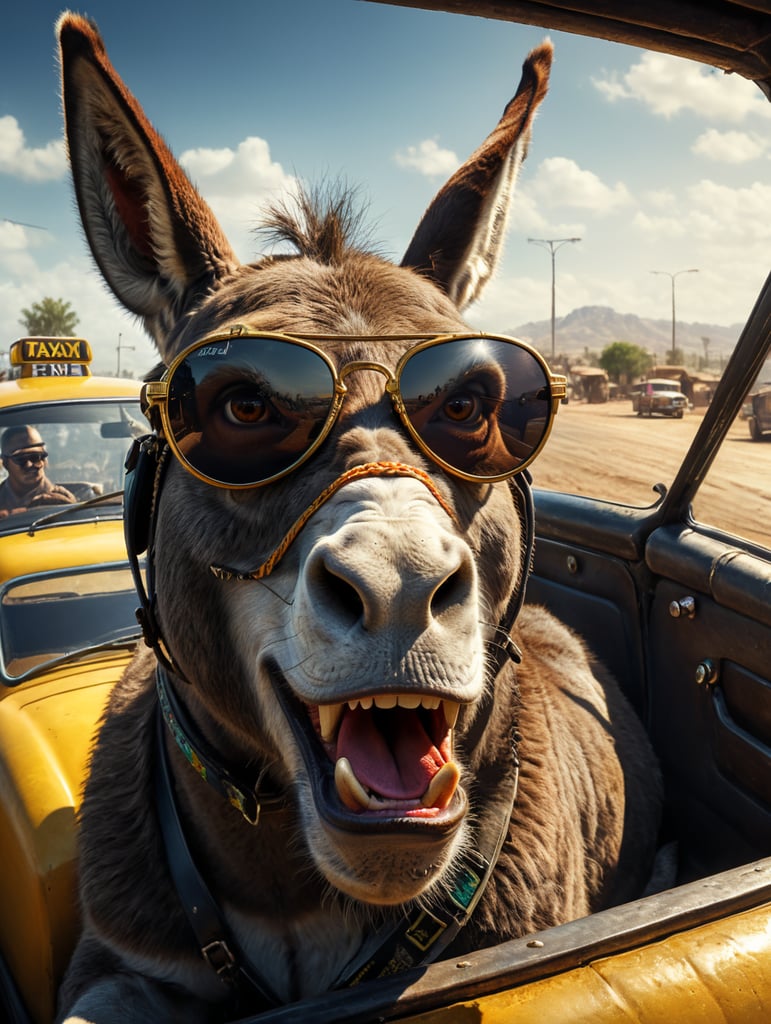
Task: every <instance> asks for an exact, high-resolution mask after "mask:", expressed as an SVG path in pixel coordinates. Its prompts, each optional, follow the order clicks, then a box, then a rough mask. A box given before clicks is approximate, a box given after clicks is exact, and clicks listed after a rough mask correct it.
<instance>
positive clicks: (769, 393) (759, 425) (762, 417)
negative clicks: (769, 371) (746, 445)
mask: <svg viewBox="0 0 771 1024" xmlns="http://www.w3.org/2000/svg"><path fill="white" fill-rule="evenodd" d="M749 402H750V409H749V411H748V414H747V426H748V427H749V430H750V437H751V438H752V440H753V441H762V440H763V438H764V437H765V435H766V434H767V433H769V431H771V388H767V389H761V390H760V391H758V392H757V393H756V394H754V395H752V396H751V397H750V399H749Z"/></svg>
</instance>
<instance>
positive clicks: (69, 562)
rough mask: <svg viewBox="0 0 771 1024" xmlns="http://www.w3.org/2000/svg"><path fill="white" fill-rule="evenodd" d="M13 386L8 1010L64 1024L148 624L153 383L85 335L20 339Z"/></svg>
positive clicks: (5, 736)
mask: <svg viewBox="0 0 771 1024" xmlns="http://www.w3.org/2000/svg"><path fill="white" fill-rule="evenodd" d="M9 355H10V359H9V363H10V373H9V376H10V379H8V380H5V381H2V382H0V457H1V459H2V461H1V462H0V467H1V469H2V472H0V684H2V685H0V860H2V864H3V868H2V871H0V908H2V912H0V982H2V983H0V1020H2V1021H41V1022H42V1021H50V1020H51V1019H52V1017H53V993H54V991H55V985H56V982H57V981H58V979H59V977H60V976H61V972H62V970H63V967H64V963H63V960H64V959H66V956H67V955H68V954H69V951H70V949H71V947H72V943H73V940H74V935H75V929H76V926H77V913H76V895H75V872H74V857H75V828H74V823H75V814H76V809H77V806H78V801H79V796H80V787H81V782H82V780H83V778H84V777H85V767H86V761H87V756H88V749H89V745H90V741H91V737H92V736H93V733H94V729H95V726H96V722H97V721H98V718H99V715H100V713H101V709H102V707H103V705H104V701H105V699H106V697H107V694H108V692H109V689H110V687H111V686H112V685H113V683H114V682H115V681H116V680H117V678H118V677H119V675H120V673H121V672H122V671H123V668H124V666H125V664H126V663H127V661H128V660H129V658H130V656H131V654H132V652H133V649H134V646H135V644H136V639H137V636H138V633H139V630H138V626H137V623H136V618H135V614H134V610H135V608H136V604H137V601H136V597H135V590H134V584H133V579H132V575H131V571H130V569H129V566H128V562H127V557H126V546H125V542H124V538H123V502H122V489H123V474H124V469H123V464H124V461H125V457H126V453H127V451H128V449H129V446H130V444H131V441H132V438H134V437H135V436H137V435H139V434H141V433H143V432H144V431H145V430H146V424H145V421H144V417H143V416H142V413H141V411H140V406H139V393H140V389H141V383H140V382H139V381H136V380H128V379H122V378H121V379H118V378H115V379H113V378H106V377H97V376H93V375H92V374H91V370H90V363H91V349H90V346H89V344H88V342H87V341H86V340H85V339H82V338H22V339H20V340H19V341H17V342H16V343H15V344H14V345H13V346H12V347H11V351H10V354H9Z"/></svg>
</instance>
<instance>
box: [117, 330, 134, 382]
mask: <svg viewBox="0 0 771 1024" xmlns="http://www.w3.org/2000/svg"><path fill="white" fill-rule="evenodd" d="M122 338H123V335H122V334H119V335H118V344H117V345H116V346H115V351H116V352H117V353H118V369H117V371H116V374H115V376H116V377H120V351H121V349H122V348H125V349H128V350H129V352H134V351H136V350H135V348H134V346H133V345H123V344H121V339H122Z"/></svg>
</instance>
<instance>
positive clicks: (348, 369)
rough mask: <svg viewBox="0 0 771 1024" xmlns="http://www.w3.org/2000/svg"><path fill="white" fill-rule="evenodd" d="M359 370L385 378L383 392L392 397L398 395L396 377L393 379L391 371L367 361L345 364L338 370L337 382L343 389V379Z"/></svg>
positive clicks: (361, 360) (381, 365) (379, 364)
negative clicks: (369, 371)
mask: <svg viewBox="0 0 771 1024" xmlns="http://www.w3.org/2000/svg"><path fill="white" fill-rule="evenodd" d="M359 370H372V371H374V372H375V373H379V374H381V375H382V376H383V377H385V390H386V391H387V392H388V394H389V395H391V397H393V396H394V394H396V393H398V389H399V383H398V381H397V379H396V377H394V375H393V373H392V371H391V370H389V369H388V367H387V366H384V365H383V363H374V362H370V361H369V360H364V359H357V360H354V361H353V362H350V363H346V364H345V365H344V366H342V367H341V368H340V369H339V370H338V373H337V377H338V381H339V382H340V384H342V385H343V387H345V378H346V377H348V376H349V375H350V374H352V373H358V371H359Z"/></svg>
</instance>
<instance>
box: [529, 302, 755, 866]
mask: <svg viewBox="0 0 771 1024" xmlns="http://www.w3.org/2000/svg"><path fill="white" fill-rule="evenodd" d="M769 317H771V291H770V289H769V285H768V283H767V284H766V286H765V288H764V289H763V292H762V294H761V296H760V299H759V300H758V303H757V305H756V307H755V309H754V310H753V312H752V315H751V316H750V319H749V321H748V324H747V326H746V328H745V329H744V332H743V333H742V336H741V338H740V339H739V342H738V344H737V346H736V349H735V351H734V354H733V356H732V358H731V360H730V362H729V364H728V366H727V367H726V370H725V373H724V374H723V377H722V380H721V381H720V384H719V385H718V387H717V388H716V391H715V395H714V398H713V400H712V402H711V404H710V405H709V407H708V408H707V409H706V411H705V412H704V414H703V418H702V419H701V422H700V423H699V424H698V426H697V429H696V431H695V435H694V437H693V441H692V443H691V445H690V447H689V449H688V451H687V453H686V455H685V457H684V458H683V461H682V464H681V466H680V468H679V470H678V471H677V472H676V473H675V475H674V478H673V479H672V480H671V482H669V483H668V484H666V485H661V484H659V485H656V484H655V481H654V480H651V481H650V484H651V486H652V487H655V489H656V490H657V491H658V493H659V498H658V500H657V501H655V502H654V503H653V504H651V505H650V506H648V507H647V508H646V507H636V506H634V505H626V504H614V503H612V502H610V501H607V500H600V499H596V498H592V497H590V496H587V495H573V494H568V493H561V492H559V491H554V490H547V489H542V490H539V489H537V490H536V510H537V511H536V524H537V543H536V557H535V565H534V573H533V576H532V577H531V580H530V583H529V585H528V600H530V601H537V602H541V603H543V604H546V605H547V606H548V607H550V608H551V609H552V610H553V611H555V613H556V614H557V615H558V616H559V617H560V618H562V619H563V620H564V621H566V622H567V623H568V624H569V625H571V626H572V627H574V628H575V629H576V631H577V632H579V633H580V634H582V635H583V636H584V637H585V638H586V640H587V641H588V643H589V645H590V647H591V648H592V650H593V651H594V653H595V654H596V655H597V656H598V657H599V658H600V659H602V660H603V661H604V662H605V663H606V664H607V665H608V666H609V667H610V668H611V669H612V670H613V671H614V672H615V674H616V676H617V677H618V678H619V680H620V681H621V683H622V686H623V688H624V690H625V691H626V693H627V695H628V697H629V699H630V700H631V701H632V703H633V704H634V705H635V707H636V708H637V710H638V712H639V713H640V714H641V716H642V717H643V719H644V720H645V722H646V725H647V728H648V730H649V733H650V736H651V738H652V740H653V742H654V745H655V748H656V751H657V753H658V755H659V758H660V761H661V765H662V770H663V773H664V778H665V788H666V799H667V815H666V824H665V833H664V837H663V838H664V839H665V840H666V839H668V840H673V841H676V843H677V880H678V881H686V880H690V879H694V878H701V877H704V876H707V875H710V874H713V873H715V872H718V871H722V870H724V869H727V868H730V867H735V866H737V865H740V864H746V863H747V862H750V861H754V860H756V859H758V858H762V857H766V856H768V854H769V853H771V659H770V658H769V654H770V653H771V601H769V598H770V597H771V550H770V549H771V462H769V461H768V459H769V453H771V445H769V446H768V447H767V448H765V450H764V447H765V446H759V445H753V444H752V443H751V440H750V437H749V432H748V430H747V426H746V424H745V423H742V422H741V421H740V420H739V419H738V417H739V416H740V413H741V408H742V404H743V402H744V401H745V399H746V395H747V393H748V392H749V391H750V389H751V387H752V384H753V383H754V381H755V380H756V378H757V377H758V375H759V374H760V373H761V370H762V368H763V366H764V363H765V360H766V358H767V356H768V352H767V340H768V323H769ZM691 415H693V414H691ZM638 422H639V421H638ZM646 425H647V421H646ZM667 426H668V427H673V426H674V424H668V425H667ZM640 429H641V430H642V429H644V425H643V424H642V423H641V424H640ZM550 443H551V442H550ZM748 460H749V461H748ZM534 474H535V477H536V483H537V482H538V471H537V467H534ZM748 481H749V482H748ZM587 490H589V491H591V487H587ZM713 496H715V497H713ZM734 523H738V526H737V527H736V532H731V528H732V526H733V524H734Z"/></svg>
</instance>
